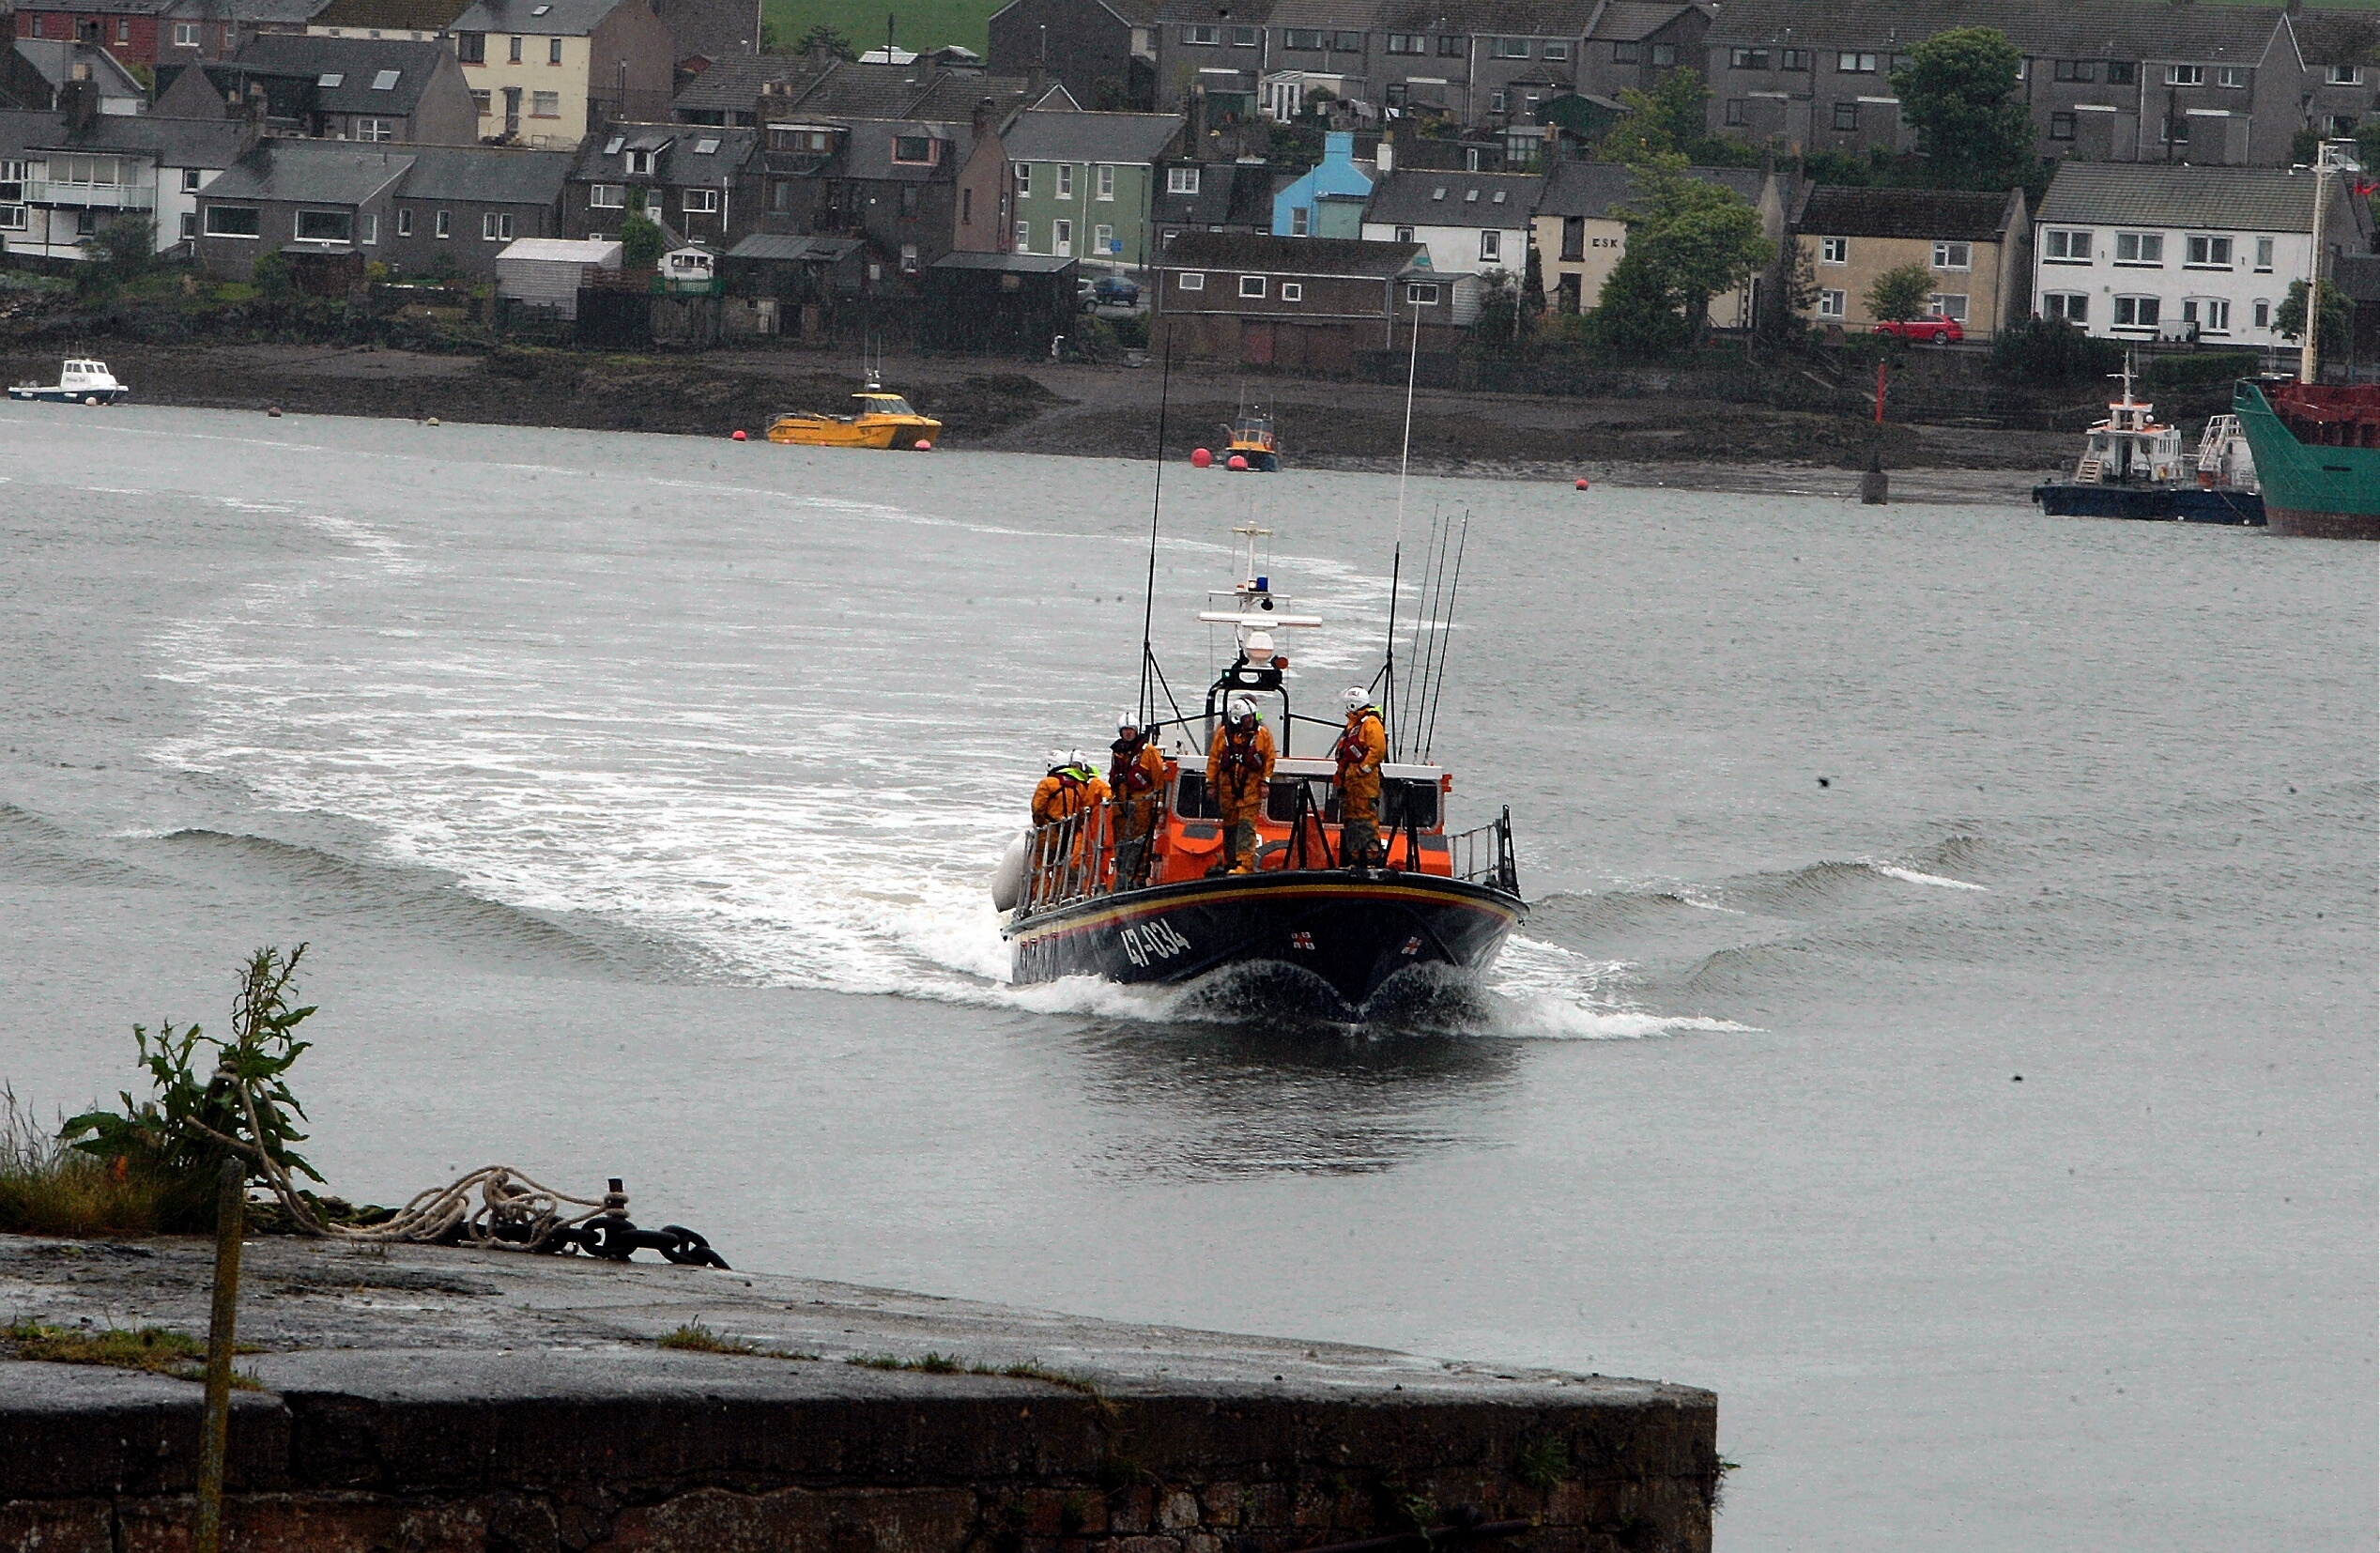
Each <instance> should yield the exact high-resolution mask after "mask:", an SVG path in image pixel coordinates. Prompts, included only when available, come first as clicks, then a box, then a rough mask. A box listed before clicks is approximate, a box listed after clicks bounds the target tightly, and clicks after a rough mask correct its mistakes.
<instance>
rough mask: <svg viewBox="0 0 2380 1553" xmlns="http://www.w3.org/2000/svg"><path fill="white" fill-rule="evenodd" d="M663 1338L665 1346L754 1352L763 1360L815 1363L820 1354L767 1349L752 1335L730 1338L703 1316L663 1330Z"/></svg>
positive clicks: (736, 1352) (714, 1350)
mask: <svg viewBox="0 0 2380 1553" xmlns="http://www.w3.org/2000/svg"><path fill="white" fill-rule="evenodd" d="M660 1341H661V1345H662V1346H663V1347H665V1348H685V1349H689V1350H691V1351H693V1352H695V1353H706V1354H751V1355H753V1356H754V1357H756V1358H760V1359H795V1360H806V1361H810V1362H813V1363H814V1362H816V1361H818V1359H819V1357H820V1356H819V1355H817V1354H810V1353H790V1352H787V1351H785V1350H783V1349H780V1348H763V1347H761V1346H760V1345H759V1344H758V1343H755V1342H752V1341H751V1340H750V1339H748V1338H742V1337H729V1336H727V1335H726V1334H724V1333H722V1332H715V1331H713V1330H711V1329H710V1328H708V1327H706V1326H704V1325H703V1324H702V1323H701V1321H700V1320H699V1319H697V1320H693V1321H689V1322H687V1323H685V1324H684V1325H683V1326H682V1327H680V1328H678V1330H675V1331H669V1332H664V1333H662V1334H661V1339H660Z"/></svg>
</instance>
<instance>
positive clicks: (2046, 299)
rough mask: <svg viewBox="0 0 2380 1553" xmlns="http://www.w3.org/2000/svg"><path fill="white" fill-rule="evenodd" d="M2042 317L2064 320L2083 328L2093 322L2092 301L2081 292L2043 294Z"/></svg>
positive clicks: (2046, 292) (2050, 292) (2048, 292)
mask: <svg viewBox="0 0 2380 1553" xmlns="http://www.w3.org/2000/svg"><path fill="white" fill-rule="evenodd" d="M2041 315H2042V316H2043V317H2045V318H2063V319H2065V321H2066V322H2067V323H2070V324H2072V325H2074V326H2075V327H2076V328H2078V329H2080V328H2082V327H2083V326H2085V325H2087V324H2088V323H2090V321H2091V299H2090V298H2089V297H2087V296H2085V295H2084V294H2083V293H2081V292H2080V291H2045V292H2043V293H2042V294H2041Z"/></svg>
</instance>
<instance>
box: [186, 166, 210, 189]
mask: <svg viewBox="0 0 2380 1553" xmlns="http://www.w3.org/2000/svg"><path fill="white" fill-rule="evenodd" d="M206 182H207V171H206V169H205V168H203V167H185V168H183V169H182V192H183V193H185V194H195V193H197V192H198V191H199V190H200V189H201V188H203V187H204V186H205V184H206Z"/></svg>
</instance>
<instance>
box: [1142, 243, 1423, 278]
mask: <svg viewBox="0 0 2380 1553" xmlns="http://www.w3.org/2000/svg"><path fill="white" fill-rule="evenodd" d="M1428 254H1429V250H1428V248H1426V247H1425V246H1423V245H1422V244H1420V243H1418V242H1365V241H1361V240H1359V239H1358V238H1275V237H1269V236H1266V235H1264V234H1260V233H1254V232H1185V233H1183V234H1182V235H1181V236H1179V237H1177V238H1175V239H1174V240H1173V241H1172V242H1171V243H1170V244H1168V245H1167V246H1166V249H1165V252H1164V253H1163V254H1159V256H1158V257H1157V259H1156V260H1155V261H1153V262H1154V263H1155V264H1156V266H1157V267H1158V268H1160V269H1238V270H1244V271H1246V272H1248V273H1250V274H1257V273H1267V274H1279V275H1354V276H1366V277H1371V278H1374V279H1386V278H1389V277H1391V276H1396V275H1402V274H1404V273H1405V271H1406V270H1408V269H1414V268H1415V267H1416V261H1417V260H1423V259H1426V258H1427V257H1428Z"/></svg>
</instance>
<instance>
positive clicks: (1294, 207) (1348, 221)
mask: <svg viewBox="0 0 2380 1553" xmlns="http://www.w3.org/2000/svg"><path fill="white" fill-rule="evenodd" d="M1371 199H1372V172H1371V169H1369V168H1367V167H1365V166H1364V165H1363V164H1361V163H1360V162H1359V161H1356V137H1355V136H1354V135H1353V134H1352V133H1349V132H1347V131H1342V130H1333V131H1330V132H1328V134H1325V135H1324V136H1323V137H1322V161H1319V162H1317V163H1315V164H1314V168H1313V171H1312V172H1310V173H1308V174H1307V175H1306V176H1305V177H1301V178H1299V179H1298V180H1297V182H1295V183H1293V184H1291V185H1290V186H1289V187H1288V188H1286V189H1283V190H1282V192H1280V193H1278V194H1275V195H1274V196H1273V236H1274V237H1276V238H1360V237H1362V236H1363V208H1364V206H1365V205H1366V204H1368V203H1369V202H1370V201H1371Z"/></svg>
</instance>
